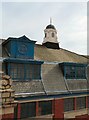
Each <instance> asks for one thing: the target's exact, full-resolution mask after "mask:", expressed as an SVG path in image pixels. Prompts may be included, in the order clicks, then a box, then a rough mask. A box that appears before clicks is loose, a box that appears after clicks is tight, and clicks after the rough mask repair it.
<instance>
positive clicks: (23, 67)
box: [5, 59, 43, 81]
mask: <svg viewBox="0 0 89 120" xmlns="http://www.w3.org/2000/svg"><path fill="white" fill-rule="evenodd" d="M5 62H7V71H6V72H7V74H8V75H10V76H11V78H12V79H13V80H18V81H24V80H27V81H29V80H40V79H41V64H43V61H31V60H30V61H23V60H16V59H6V60H5Z"/></svg>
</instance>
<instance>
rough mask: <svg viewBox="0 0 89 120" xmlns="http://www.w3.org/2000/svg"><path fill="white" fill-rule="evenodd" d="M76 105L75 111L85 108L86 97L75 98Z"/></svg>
mask: <svg viewBox="0 0 89 120" xmlns="http://www.w3.org/2000/svg"><path fill="white" fill-rule="evenodd" d="M76 103H77V104H76V107H77V110H79V109H83V108H86V97H78V98H76Z"/></svg>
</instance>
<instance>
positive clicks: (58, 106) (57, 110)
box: [54, 99, 64, 119]
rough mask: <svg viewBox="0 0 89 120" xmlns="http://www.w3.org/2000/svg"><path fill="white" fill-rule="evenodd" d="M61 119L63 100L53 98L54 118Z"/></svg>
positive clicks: (62, 115)
mask: <svg viewBox="0 0 89 120" xmlns="http://www.w3.org/2000/svg"><path fill="white" fill-rule="evenodd" d="M56 118H57V119H58V118H59V119H63V118H64V100H63V99H55V104H54V119H56Z"/></svg>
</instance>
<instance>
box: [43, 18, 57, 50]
mask: <svg viewBox="0 0 89 120" xmlns="http://www.w3.org/2000/svg"><path fill="white" fill-rule="evenodd" d="M44 34H45V36H44V40H43V43H42V45H44V46H46V47H47V48H51V49H59V43H58V41H57V30H56V28H55V26H54V25H52V20H51V19H50V24H49V25H47V27H46V29H45V30H44Z"/></svg>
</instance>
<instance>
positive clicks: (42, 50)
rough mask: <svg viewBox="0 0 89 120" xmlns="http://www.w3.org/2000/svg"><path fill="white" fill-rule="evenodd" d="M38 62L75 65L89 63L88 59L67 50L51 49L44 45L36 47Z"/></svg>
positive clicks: (35, 57)
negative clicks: (71, 63)
mask: <svg viewBox="0 0 89 120" xmlns="http://www.w3.org/2000/svg"><path fill="white" fill-rule="evenodd" d="M34 59H36V60H43V61H47V62H75V63H87V58H86V57H84V56H82V55H78V54H76V53H73V52H70V51H68V50H65V49H62V48H60V49H49V48H46V47H45V46H43V45H37V44H36V45H35V56H34Z"/></svg>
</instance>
